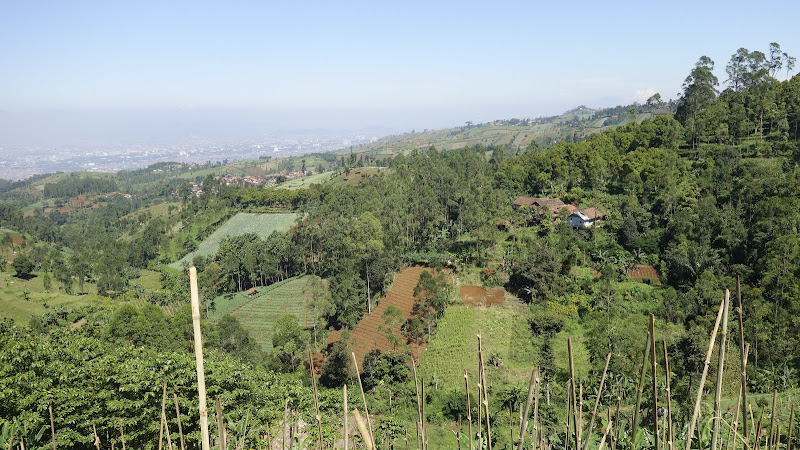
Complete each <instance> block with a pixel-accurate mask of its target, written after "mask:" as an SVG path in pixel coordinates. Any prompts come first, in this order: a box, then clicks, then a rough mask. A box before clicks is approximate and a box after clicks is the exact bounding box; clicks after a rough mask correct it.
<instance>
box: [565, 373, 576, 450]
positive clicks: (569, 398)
mask: <svg viewBox="0 0 800 450" xmlns="http://www.w3.org/2000/svg"><path fill="white" fill-rule="evenodd" d="M573 397H574V395H573V391H572V381H568V382H567V423H565V424H564V450H568V449H569V440H570V437H569V424H570V423H574V421H572V422H570V421H571V420H572V418H573V417H574V416H575V409H574V408H573V407H572V399H573Z"/></svg>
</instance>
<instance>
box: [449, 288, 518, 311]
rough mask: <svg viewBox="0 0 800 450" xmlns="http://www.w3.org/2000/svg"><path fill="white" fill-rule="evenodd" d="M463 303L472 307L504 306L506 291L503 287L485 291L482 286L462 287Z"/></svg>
mask: <svg viewBox="0 0 800 450" xmlns="http://www.w3.org/2000/svg"><path fill="white" fill-rule="evenodd" d="M459 290H460V292H461V301H463V302H464V303H467V304H469V305H472V306H476V305H483V306H486V307H487V308H489V307H491V306H492V305H502V304H503V297H504V296H505V294H506V290H505V289H503V288H501V287H496V288H492V289H488V290H487V289H484V288H482V287H480V286H461V287H460V288H459Z"/></svg>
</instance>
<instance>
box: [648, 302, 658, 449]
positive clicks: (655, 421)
mask: <svg viewBox="0 0 800 450" xmlns="http://www.w3.org/2000/svg"><path fill="white" fill-rule="evenodd" d="M650 363H651V365H650V367H651V368H652V372H653V373H652V375H653V448H656V449H658V439H659V436H658V379H657V378H656V366H657V362H656V317H655V316H654V315H653V314H650Z"/></svg>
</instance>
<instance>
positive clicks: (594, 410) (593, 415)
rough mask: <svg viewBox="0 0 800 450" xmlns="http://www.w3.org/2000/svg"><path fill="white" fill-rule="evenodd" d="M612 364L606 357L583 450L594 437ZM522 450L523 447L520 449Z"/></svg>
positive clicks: (586, 449)
mask: <svg viewBox="0 0 800 450" xmlns="http://www.w3.org/2000/svg"><path fill="white" fill-rule="evenodd" d="M610 362H611V353H610V352H609V353H608V355H607V356H606V365H605V367H603V376H601V377H600V387H599V388H597V398H596V399H595V400H594V408H593V409H592V417H591V418H590V419H589V433H588V435H587V436H586V442H584V444H583V450H588V449H589V441H590V440H591V439H590V438H591V437H592V430H593V429H594V419H595V416H597V408H598V407H599V406H600V397H602V394H603V385H604V384H605V383H606V374H607V373H608V364H609V363H610ZM520 449H521V447H520Z"/></svg>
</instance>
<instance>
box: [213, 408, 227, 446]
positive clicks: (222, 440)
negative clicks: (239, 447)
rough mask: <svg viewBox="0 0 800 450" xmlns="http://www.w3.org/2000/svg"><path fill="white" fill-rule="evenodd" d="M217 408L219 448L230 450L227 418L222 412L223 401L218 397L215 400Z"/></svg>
mask: <svg viewBox="0 0 800 450" xmlns="http://www.w3.org/2000/svg"><path fill="white" fill-rule="evenodd" d="M214 404H215V405H216V407H217V432H218V433H219V446H220V447H219V448H221V449H226V448H228V442H227V436H226V435H225V416H224V413H223V411H222V401H221V400H220V399H219V397H217V398H216V399H215V400H214Z"/></svg>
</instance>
